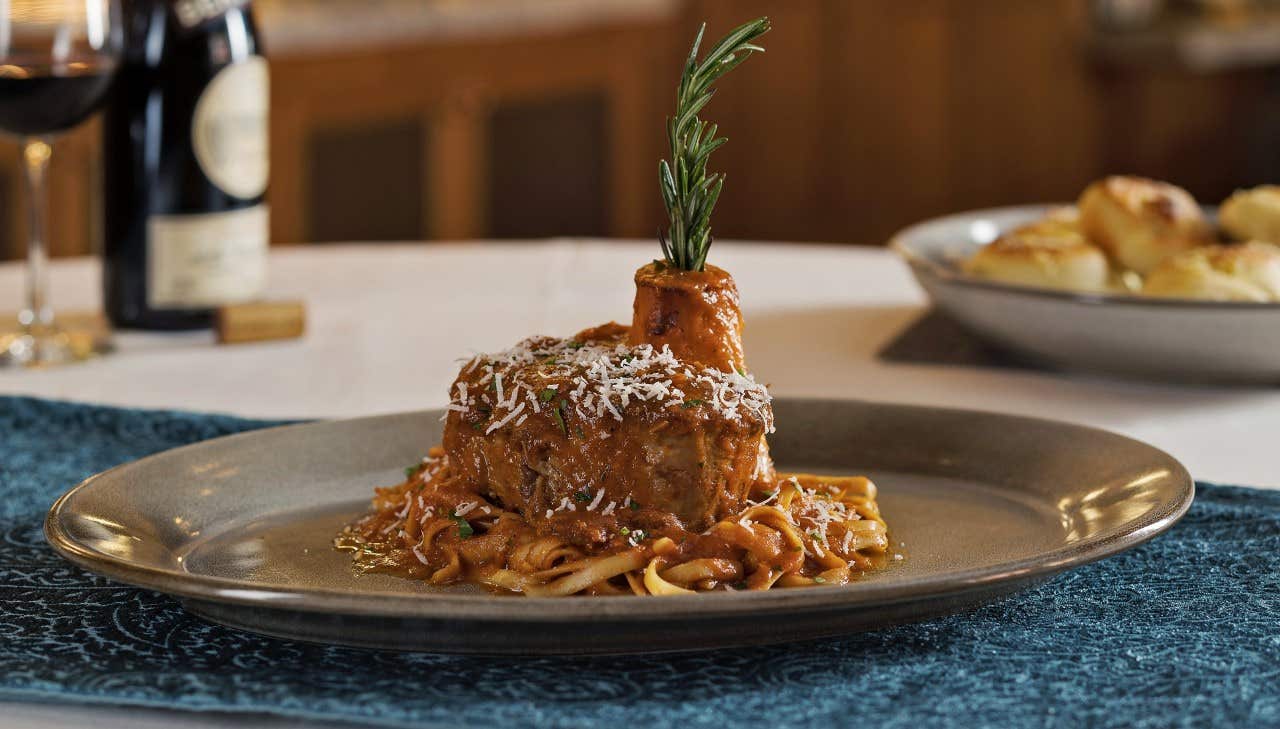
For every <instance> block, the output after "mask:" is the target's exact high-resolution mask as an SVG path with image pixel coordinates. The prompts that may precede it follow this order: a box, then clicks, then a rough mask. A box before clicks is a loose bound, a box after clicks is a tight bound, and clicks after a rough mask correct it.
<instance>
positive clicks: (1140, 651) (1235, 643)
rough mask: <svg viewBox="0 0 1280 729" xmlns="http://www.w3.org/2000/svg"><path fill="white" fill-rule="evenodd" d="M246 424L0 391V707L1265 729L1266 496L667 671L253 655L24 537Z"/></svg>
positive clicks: (1276, 503)
mask: <svg viewBox="0 0 1280 729" xmlns="http://www.w3.org/2000/svg"><path fill="white" fill-rule="evenodd" d="M268 424H269V423H265V422H262V421H250V420H241V419H236V418H231V417H224V416H211V415H197V414H190V413H177V412H144V411H135V410H122V409H114V408H106V407H97V406H89V405H78V404H70V403H59V402H50V401H43V400H34V399H26V398H4V397H0V698H5V699H17V700H28V701H40V702H50V703H56V702H95V703H104V704H121V705H135V706H137V705H145V706H161V707H168V708H178V709H192V710H219V711H244V712H271V713H274V714H280V715H287V716H304V717H316V718H324V719H333V720H350V721H355V722H359V723H362V724H379V725H385V726H415V727H422V726H474V727H481V726H483V727H507V726H538V727H561V726H564V727H569V726H618V727H621V726H633V727H643V728H644V729H659V728H661V727H684V726H714V727H730V726H732V727H738V726H778V725H794V724H805V725H808V726H815V727H825V726H844V725H855V724H856V725H860V726H862V725H865V726H874V727H877V728H878V729H879V728H891V727H909V728H910V729H919V728H920V727H925V726H956V727H970V726H999V727H1010V726H1040V727H1076V726H1086V725H1089V726H1117V727H1120V726H1124V727H1168V726H1216V727H1267V726H1271V727H1277V726H1280V491H1261V490H1255V489H1247V488H1239V487H1229V486H1214V485H1209V484H1200V485H1199V491H1198V494H1197V497H1196V502H1195V504H1194V505H1193V506H1192V507H1191V511H1190V513H1189V514H1188V515H1187V516H1186V518H1184V519H1183V521H1182V522H1181V523H1180V524H1178V525H1177V526H1176V527H1174V528H1173V529H1172V530H1171V531H1170V532H1169V533H1168V534H1166V535H1164V536H1162V537H1160V538H1158V539H1156V540H1155V541H1153V542H1151V543H1148V544H1146V545H1144V546H1142V547H1139V548H1137V549H1135V550H1132V551H1130V552H1127V553H1125V554H1122V555H1119V556H1117V557H1115V558H1112V559H1108V560H1104V561H1102V562H1100V563H1097V564H1094V565H1090V566H1087V567H1084V568H1081V569H1078V570H1075V571H1072V572H1069V573H1067V574H1065V575H1063V576H1061V577H1059V578H1057V579H1055V580H1053V581H1051V582H1050V583H1048V584H1046V585H1043V586H1041V587H1038V588H1036V589H1033V590H1030V591H1028V592H1025V593H1022V594H1020V595H1018V596H1016V597H1013V598H1011V599H1008V600H1005V601H1003V602H1000V603H997V604H994V605H990V606H987V607H984V608H981V609H978V610H977V611H974V612H971V613H968V614H965V615H957V616H952V617H948V618H943V619H938V620H931V621H928V622H925V623H919V624H916V625H909V626H904V627H898V628H893V629H889V630H883V631H878V632H874V633H867V634H863V635H856V636H852V637H848V638H843V639H838V640H824V641H814V642H807V643H801V644H794V645H786V646H775V647H767V648H751V649H741V650H727V651H719V652H714V653H697V654H689V655H681V656H648V657H643V656H642V657H609V658H578V659H563V658H560V659H510V658H506V659H501V658H476V657H450V656H438V655H422V654H407V653H406V654H401V653H391V652H371V651H360V650H351V649H345V648H327V647H324V646H317V645H309V644H303V643H294V642H289V641H283V640H275V639H271V638H264V637H259V636H256V635H252V634H249V633H243V632H239V631H235V630H230V629H227V628H222V627H219V626H216V625H213V624H210V623H206V622H204V621H202V620H200V619H199V618H196V617H193V616H191V615H188V614H187V613H185V612H184V611H183V610H182V609H181V608H180V607H179V606H178V605H177V603H176V602H174V601H173V600H171V599H170V598H167V597H164V596H162V595H158V594H155V593H152V592H147V591H144V590H138V589H134V588H130V587H126V586H123V585H120V584H117V583H114V582H111V581H109V580H106V579H103V578H100V577H96V576H93V575H90V574H88V573H86V572H83V571H82V570H80V569H78V568H76V567H73V566H71V565H70V564H68V563H66V562H64V561H62V560H61V559H60V558H58V557H57V556H56V555H55V554H54V553H53V551H52V550H51V549H50V548H49V547H48V546H47V545H46V544H45V541H44V537H43V535H42V534H41V522H42V520H43V517H44V514H45V511H46V510H47V509H48V507H49V505H50V504H51V503H52V502H53V500H54V499H55V498H56V497H57V496H58V495H59V494H61V493H62V492H63V491H65V490H66V489H67V488H69V487H70V486H72V485H73V484H75V483H76V482H77V481H79V480H80V479H82V478H84V477H85V476H88V475H90V474H91V473H94V472H97V471H100V470H103V469H106V468H109V467H111V466H114V465H116V464H118V463H121V462H124V461H127V460H130V459H134V458H137V457H140V456H143V455H146V454H148V453H152V452H155V451H159V450H163V449H166V448H171V447H174V446H178V445H182V444H185V443H190V442H193V441H197V440H201V439H205V438H211V437H214V436H219V435H225V434H227V433H234V432H238V431H242V430H248V429H252V428H256V427H262V426H264V425H268ZM761 629H762V630H768V626H767V625H763V626H761Z"/></svg>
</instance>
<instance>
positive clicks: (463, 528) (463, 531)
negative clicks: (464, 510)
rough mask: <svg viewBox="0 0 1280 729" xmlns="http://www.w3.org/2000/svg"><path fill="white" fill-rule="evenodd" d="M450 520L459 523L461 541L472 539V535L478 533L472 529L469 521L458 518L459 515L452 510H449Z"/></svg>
mask: <svg viewBox="0 0 1280 729" xmlns="http://www.w3.org/2000/svg"><path fill="white" fill-rule="evenodd" d="M449 518H450V519H453V520H454V521H455V522H457V523H458V538H459V539H468V538H470V537H471V535H472V534H475V533H476V530H475V529H474V528H472V526H471V522H469V521H467V520H466V519H463V518H462V517H460V516H458V513H457V512H456V511H453V510H452V509H450V510H449Z"/></svg>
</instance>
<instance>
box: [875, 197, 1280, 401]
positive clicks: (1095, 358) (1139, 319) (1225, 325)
mask: <svg viewBox="0 0 1280 729" xmlns="http://www.w3.org/2000/svg"><path fill="white" fill-rule="evenodd" d="M1052 207H1057V206H1051V205H1028V206H1022V207H1010V208H995V209H992V210H978V211H975V212H969V213H960V214H958V215H949V216H947V217H944V218H937V219H934V220H929V221H926V222H923V223H919V224H917V225H913V226H911V227H909V228H907V229H905V230H903V231H901V232H900V233H898V234H897V235H895V236H894V237H893V240H892V241H891V243H890V245H891V246H892V247H893V249H894V250H896V251H897V252H898V253H899V254H900V255H901V256H902V257H903V258H904V259H905V260H906V262H907V263H908V264H909V265H910V266H911V271H912V272H913V273H914V274H915V277H916V280H917V281H919V282H920V285H921V286H922V287H923V288H924V290H925V291H926V292H927V293H928V294H929V297H930V298H931V299H932V300H933V304H934V306H935V307H937V308H938V309H940V310H942V311H943V312H945V313H946V314H948V315H949V316H950V317H951V318H952V319H954V320H955V321H956V322H958V323H959V324H960V325H961V326H963V327H965V328H966V329H968V330H969V331H971V332H973V333H974V334H976V335H977V336H979V337H981V338H982V339H985V340H987V341H988V342H990V343H992V344H995V345H996V346H999V347H1002V348H1004V349H1007V350H1009V351H1011V352H1014V353H1016V354H1019V355H1021V356H1023V357H1025V358H1027V359H1029V360H1032V361H1035V362H1038V363H1040V364H1044V365H1048V366H1051V367H1059V368H1063V369H1073V370H1082V371H1094V372H1104V373H1111V374H1117V375H1125V376H1129V377H1139V378H1147V379H1156V380H1165V381H1174V382H1196V383H1224V384H1231V383H1234V384H1271V385H1274V384H1278V383H1280V304H1274V303H1237V302H1216V301H1195V300H1181V299H1153V298H1146V297H1140V296H1129V295H1123V294H1114V295H1112V294H1079V293H1072V292H1066V291H1053V290H1050V289H1040V288H1031V287H1025V286H1015V285H1011V284H1004V283H999V282H995V281H987V280H983V279H979V278H974V277H972V276H967V275H965V274H964V273H962V272H961V271H960V268H959V263H960V262H961V261H963V260H964V259H965V258H968V257H969V256H970V255H972V254H973V253H974V252H975V251H976V250H977V249H978V248H979V247H981V246H983V245H986V244H987V243H989V242H991V241H992V240H994V239H995V238H996V237H997V236H998V235H999V234H1000V233H1002V232H1004V231H1007V230H1009V229H1011V228H1014V227H1017V226H1019V225H1022V224H1024V223H1028V222H1031V221H1032V220H1035V219H1037V218H1039V217H1041V216H1042V215H1043V214H1044V213H1045V212H1046V211H1048V210H1049V209H1050V208H1052Z"/></svg>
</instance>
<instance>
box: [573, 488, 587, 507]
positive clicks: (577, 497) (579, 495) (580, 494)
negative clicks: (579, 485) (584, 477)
mask: <svg viewBox="0 0 1280 729" xmlns="http://www.w3.org/2000/svg"><path fill="white" fill-rule="evenodd" d="M573 500H574V501H577V502H578V503H581V504H585V503H587V502H588V501H590V500H591V492H590V491H575V492H573Z"/></svg>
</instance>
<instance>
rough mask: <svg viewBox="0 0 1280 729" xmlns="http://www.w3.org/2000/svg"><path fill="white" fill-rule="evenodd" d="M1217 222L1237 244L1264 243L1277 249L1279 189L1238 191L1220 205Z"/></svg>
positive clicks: (1270, 187)
mask: <svg viewBox="0 0 1280 729" xmlns="http://www.w3.org/2000/svg"><path fill="white" fill-rule="evenodd" d="M1218 221H1219V222H1220V223H1221V224H1222V229H1223V230H1225V231H1226V232H1227V233H1228V234H1229V235H1230V236H1231V237H1232V238H1235V239H1236V240H1263V241H1267V242H1268V243H1275V244H1277V245H1280V185H1263V186H1262V187H1255V188H1253V189H1252V190H1237V191H1236V193H1235V194H1234V195H1232V196H1231V197H1229V198H1227V201H1226V202H1224V203H1222V208H1221V209H1220V210H1219V211H1218Z"/></svg>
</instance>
